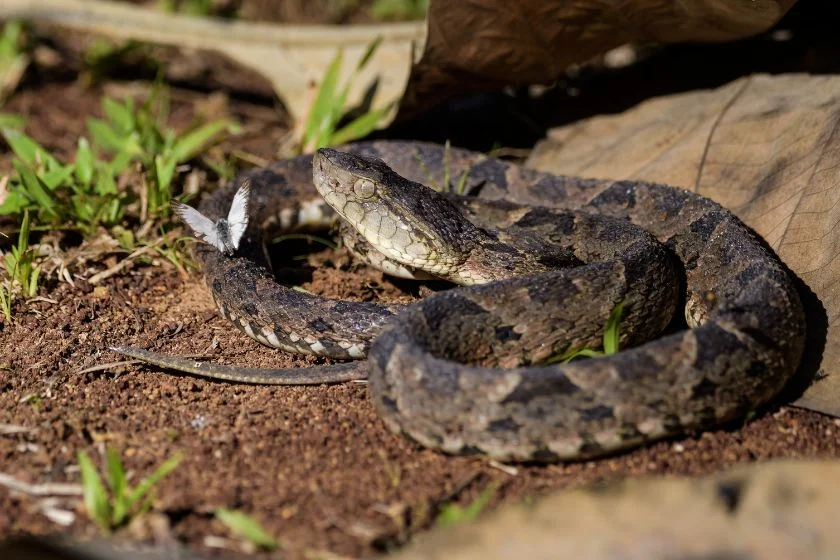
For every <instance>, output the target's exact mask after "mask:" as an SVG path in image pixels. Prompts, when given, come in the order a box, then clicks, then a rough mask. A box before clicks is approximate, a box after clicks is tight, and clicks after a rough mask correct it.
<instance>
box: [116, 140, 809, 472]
mask: <svg viewBox="0 0 840 560" xmlns="http://www.w3.org/2000/svg"><path fill="white" fill-rule="evenodd" d="M348 150H350V151H351V152H353V153H355V154H360V155H362V156H364V158H359V157H356V156H354V155H348V154H342V153H339V152H335V151H329V150H328V151H322V152H320V153H319V154H318V155H316V156H315V161H314V172H315V179H316V184H317V186H318V188H319V189H321V191H322V193H325V198H326V199H327V201H328V202H329V203H330V204H331V205H332V206H334V207H335V208H336V210H337V211H338V213H339V214H340V215H341V216H342V217H343V218H344V219H345V220H348V221H350V222H351V225H353V226H354V227H355V228H356V229H358V230H359V233H360V235H361V236H362V237H363V238H364V239H360V242H361V243H370V244H371V245H372V246H373V247H374V248H375V249H376V250H378V251H380V252H381V253H382V254H384V256H385V257H386V260H388V261H389V262H391V261H393V262H392V264H393V265H394V266H404V267H406V268H407V269H410V270H411V269H417V268H419V269H421V270H425V271H427V272H431V273H433V274H436V275H438V276H442V277H444V278H447V279H450V280H452V281H454V282H457V283H460V284H466V285H465V286H463V287H457V288H453V289H451V290H448V291H445V292H441V293H437V294H434V295H432V296H430V297H427V298H426V299H424V300H421V301H419V302H417V303H414V304H411V305H409V306H407V307H405V308H399V307H394V306H382V305H378V304H374V303H354V302H346V301H338V300H328V299H325V298H319V297H316V296H313V295H310V294H306V293H302V292H299V291H295V290H292V289H288V288H285V287H283V286H282V285H280V284H278V283H277V282H276V280H275V278H274V277H273V275H272V274H271V272H270V270H269V268H268V267H267V266H266V265H265V264H262V261H261V260H260V257H259V255H260V254H261V252H260V251H259V244H260V242H261V241H262V240H263V239H265V238H267V236H268V235H269V233H270V232H271V231H273V230H277V229H281V230H283V229H290V228H295V227H303V226H305V225H306V224H321V225H324V224H327V223H330V222H332V221H333V220H334V219H335V218H334V215H333V213H332V212H331V211H330V210H329V209H328V208H327V207H326V206H324V205H323V203H322V201H321V200H320V199H319V198H317V194H316V193H315V191H314V189H313V188H312V176H313V175H312V173H313V160H312V158H311V157H307V156H301V157H299V158H296V159H292V160H286V161H280V162H275V163H273V164H272V165H271V166H270V167H268V168H266V169H261V170H255V171H251V172H248V173H246V174H244V175H243V176H242V177H240V179H239V181H238V182H241V181H242V180H244V179H245V178H248V179H250V181H251V193H252V194H251V201H250V209H251V210H250V211H251V219H250V225H249V228H248V231H247V232H246V236H245V239H246V240H245V241H244V243H243V246H242V247H241V248H240V251H239V253H238V255H237V256H234V257H226V256H225V255H223V254H221V253H219V252H218V251H215V250H214V249H212V248H209V247H206V246H205V247H200V248H199V249H198V253H199V257H200V260H201V261H202V263H203V266H204V271H205V276H206V280H207V284H208V286H209V287H210V290H211V292H212V294H213V298H214V300H215V301H216V303H217V305H218V307H219V309H220V311H221V313H222V314H223V315H224V316H225V317H227V318H228V319H230V320H231V321H232V322H233V323H234V324H235V325H237V326H238V327H239V328H241V329H242V330H243V331H244V332H246V333H247V334H248V335H249V336H251V337H253V338H255V339H256V340H258V341H260V342H262V343H263V344H266V345H269V346H273V347H277V348H282V349H286V350H292V351H296V352H309V353H315V354H320V355H326V356H331V357H334V358H339V359H357V358H362V357H364V356H365V355H367V367H368V368H369V371H368V372H367V374H368V377H369V381H370V392H371V396H372V399H373V402H374V405H375V406H376V409H377V411H378V412H379V414H380V415H381V417H382V418H383V419H384V421H385V423H386V424H387V425H388V427H389V428H391V429H392V430H394V431H399V432H402V433H404V434H406V435H408V436H410V437H411V438H413V439H415V440H416V441H418V442H420V443H422V444H423V445H426V446H430V447H435V448H440V449H442V450H444V451H446V452H451V453H461V452H481V453H485V454H487V455H490V456H492V457H494V458H497V459H501V460H527V461H557V460H566V459H580V458H586V457H594V456H598V455H603V454H606V453H610V452H613V451H616V450H619V449H624V448H628V447H631V446H635V445H639V444H641V443H643V442H646V441H651V440H654V439H657V438H661V437H665V436H668V435H673V434H676V433H681V432H685V431H687V430H697V429H702V428H705V427H709V426H712V425H715V424H719V423H721V422H724V421H727V420H731V419H734V418H738V417H742V416H744V415H746V414H747V413H748V412H749V411H750V410H753V409H755V408H756V407H758V406H760V405H761V404H763V403H765V402H767V400H768V399H770V398H771V397H772V396H773V395H775V394H776V393H777V392H778V391H779V389H780V388H781V387H782V385H783V384H784V383H785V382H786V381H787V380H788V379H789V378H790V377H791V375H792V374H793V373H794V372H795V370H796V367H797V365H798V363H799V360H800V357H801V354H802V351H803V344H804V335H805V327H804V315H803V310H802V306H801V303H800V301H799V298H798V295H797V292H796V290H795V288H794V286H793V284H792V281H791V279H790V277H789V276H788V273H787V272H786V270H785V269H784V267H783V266H782V265H781V263H780V262H779V261H778V259H777V258H776V257H775V256H774V255H773V253H772V252H771V251H770V250H769V249H767V248H766V247H765V245H764V244H763V243H762V242H761V240H759V239H758V238H757V237H756V236H755V235H754V234H753V233H752V232H751V231H750V230H749V229H748V228H747V227H746V226H744V225H743V224H742V223H741V222H740V221H739V220H738V218H736V217H735V216H734V215H733V214H732V213H731V212H729V211H727V210H725V209H724V208H722V207H721V206H719V205H718V204H716V203H714V202H712V201H710V200H708V199H706V198H703V197H701V196H699V195H696V194H694V193H691V192H688V191H685V190H682V189H677V188H672V187H667V186H662V185H655V184H650V183H643V182H636V181H596V180H583V179H579V178H572V177H561V176H555V175H551V174H547V173H540V172H537V171H533V170H529V169H527V168H523V167H519V166H516V165H512V164H508V163H505V162H502V161H499V160H496V159H493V158H489V157H486V156H483V155H481V154H476V153H473V152H467V151H463V150H451V151H449V152H446V151H445V150H444V148H443V147H440V146H436V145H430V144H424V143H418V142H392V141H389V142H374V143H360V144H355V145H352V146H350V147H349V148H348ZM370 158H381V159H382V160H384V161H385V162H387V163H388V166H390V168H393V170H394V172H392V171H391V169H389V167H387V166H385V164H383V163H382V162H380V161H378V160H376V159H370ZM462 173H466V190H467V191H468V192H471V193H473V194H477V198H472V197H455V196H447V197H443V196H438V195H429V194H428V193H425V194H424V193H423V192H422V191H418V190H416V188H415V186H414V185H413V184H412V183H411V181H417V182H421V183H430V182H431V183H435V182H436V183H438V184H442V183H443V182H444V180H445V177H460V176H461V175H462ZM397 174H399V175H397ZM235 188H236V185H233V186H232V187H231V188H229V189H224V190H220V191H217V192H216V193H214V194H213V195H211V197H209V198H208V199H207V200H205V202H204V203H203V204H202V206H201V208H200V209H201V211H202V213H204V214H206V215H208V216H209V217H211V218H218V217H219V216H223V215H225V213H226V212H227V208H228V207H229V204H230V200H231V197H232V194H233V191H234V189H235ZM418 193H419V194H418ZM406 213H407V214H406ZM406 215H408V216H409V217H407V218H406V217H404V216H406ZM463 216H466V217H467V218H469V220H464V219H463V218H462V217H463ZM441 247H443V248H441ZM570 266H571V268H569V267H570ZM558 267H559V268H558ZM659 298H661V299H662V300H664V303H662V304H655V303H654V300H656V299H659ZM621 302H624V315H623V317H622V339H621V342H622V346H623V347H625V346H629V347H630V348H629V349H627V350H622V351H621V352H618V353H616V354H614V355H611V356H607V357H603V358H599V359H593V360H586V361H575V362H571V363H567V364H555V365H539V364H540V363H542V362H544V361H545V359H546V358H548V357H549V356H551V355H552V354H554V353H557V352H563V351H565V350H569V349H570V348H579V347H582V346H591V345H597V343H598V341H599V337H600V332H601V329H602V327H603V324H604V322H605V321H606V318H607V316H608V315H609V313H610V312H611V311H612V310H613V308H615V306H616V305H617V304H619V303H621ZM677 302H679V303H681V304H683V305H686V309H687V313H686V314H687V316H688V318H689V323H690V324H692V325H693V326H694V328H686V327H685V325H684V324H683V326H682V327H681V328H676V327H675V326H674V325H675V324H676V323H677V322H676V321H672V315H673V309H674V307H675V305H676V303H677ZM669 323H670V324H671V326H670V327H669V328H668V329H667V330H666V334H665V335H663V336H662V337H661V338H655V339H653V340H651V341H649V342H644V341H645V340H647V339H648V338H650V337H652V336H655V335H656V334H658V333H659V332H660V331H662V330H663V329H665V327H666V326H667V325H669ZM637 344H638V345H637ZM119 350H120V351H123V352H127V353H131V352H134V354H133V355H137V356H139V357H142V358H144V359H147V360H149V361H153V362H154V363H158V364H160V365H164V366H169V367H175V368H176V369H186V370H188V371H193V372H195V373H199V374H202V375H210V376H215V377H221V378H226V379H233V380H236V381H245V382H255V383H295V382H303V383H307V382H309V383H318V382H323V381H340V380H344V379H352V378H358V377H360V376H363V375H364V372H362V371H361V370H360V369H359V368H358V367H357V366H355V365H352V364H349V365H348V364H340V365H338V366H324V367H321V368H314V369H304V370H297V371H296V370H277V371H273V372H272V371H266V370H233V369H230V368H226V367H225V366H211V365H209V364H193V365H191V366H190V367H183V366H185V363H184V362H183V361H181V362H178V361H177V360H172V359H164V358H162V357H160V356H159V355H153V354H149V353H144V352H142V351H134V350H130V349H119ZM467 364H468V365H467ZM534 364H536V365H534ZM336 368H337V369H336Z"/></svg>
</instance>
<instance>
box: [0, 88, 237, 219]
mask: <svg viewBox="0 0 840 560" xmlns="http://www.w3.org/2000/svg"><path fill="white" fill-rule="evenodd" d="M157 100H158V96H157V95H152V96H150V98H149V100H148V101H147V102H146V103H144V104H143V105H142V106H140V107H139V108H136V109H135V107H134V103H133V102H132V101H131V100H130V99H126V100H124V101H122V102H118V101H114V100H113V99H108V98H106V99H104V101H103V109H104V111H105V114H106V116H107V117H106V119H104V120H100V119H89V120H88V131H89V132H90V135H91V138H92V139H93V146H91V143H90V142H88V140H87V138H84V137H82V138H79V141H78V149H77V151H76V159H75V161H73V162H71V163H61V162H59V161H58V159H56V158H55V157H53V156H52V155H51V154H50V153H49V152H48V151H47V150H45V149H44V148H43V147H42V146H40V145H39V144H38V143H37V142H35V140H33V139H32V138H30V137H29V136H27V135H26V134H24V133H23V132H21V131H19V130H16V129H13V128H3V129H2V131H0V132H2V136H3V138H4V139H5V140H6V142H7V143H8V145H9V146H10V147H11V149H12V151H13V152H14V154H15V156H16V157H15V159H14V161H13V162H12V165H13V166H14V168H15V171H16V172H17V174H16V175H15V176H13V177H12V178H11V181H10V183H11V184H10V188H9V192H8V195H7V196H6V198H5V200H4V201H3V202H2V204H0V214H12V215H14V214H19V213H20V212H22V211H23V210H30V211H32V212H33V213H34V214H35V215H36V217H37V221H38V223H40V224H44V225H49V226H52V227H54V228H65V227H68V226H69V227H71V228H75V229H78V230H79V231H81V232H82V233H85V234H90V233H93V232H94V231H96V229H97V228H98V227H100V226H103V227H106V228H110V227H113V226H114V225H116V224H119V223H121V222H122V221H123V218H124V217H125V213H126V209H127V207H128V205H129V204H130V203H132V202H133V201H134V200H136V199H137V196H136V195H135V196H132V193H129V192H126V190H125V189H122V190H120V189H118V188H117V184H118V181H119V179H120V178H121V177H122V176H123V174H124V173H127V172H129V171H130V168H131V167H132V166H133V165H134V164H135V162H140V164H141V166H142V168H143V170H144V178H145V181H144V184H145V186H144V189H143V192H141V193H140V194H139V199H140V203H141V204H140V216H139V219H140V220H141V221H145V220H146V219H148V218H150V217H151V218H157V217H161V216H165V215H168V212H169V200H170V198H171V189H170V187H171V185H172V182H173V179H174V177H175V174H176V168H177V166H178V165H179V164H181V163H184V162H186V161H188V160H190V159H192V158H193V157H195V156H196V155H198V154H199V153H200V152H201V151H202V150H204V149H206V148H207V147H208V146H209V145H210V144H211V143H212V142H214V141H215V140H217V139H218V138H219V137H220V135H221V134H222V133H224V132H225V131H227V130H230V129H231V128H232V126H233V125H232V123H230V122H228V121H223V120H219V121H213V122H210V123H206V124H203V125H201V126H198V127H196V128H194V129H192V130H190V131H188V132H186V133H184V134H183V135H181V136H177V135H176V134H175V132H174V131H173V130H171V129H168V128H167V129H162V128H161V127H160V126H158V124H157V119H156V118H155V116H154V114H153V109H152V105H153V104H154V103H156V102H157ZM103 152H104V153H107V154H110V155H112V157H111V159H110V160H108V159H105V158H104V157H103V156H102V155H101V153H103Z"/></svg>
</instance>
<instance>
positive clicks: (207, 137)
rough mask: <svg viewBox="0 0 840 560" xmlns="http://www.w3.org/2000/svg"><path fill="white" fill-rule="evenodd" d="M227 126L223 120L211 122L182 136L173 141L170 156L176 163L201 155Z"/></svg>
mask: <svg viewBox="0 0 840 560" xmlns="http://www.w3.org/2000/svg"><path fill="white" fill-rule="evenodd" d="M229 124H230V123H228V122H227V121H224V120H219V121H213V122H209V123H207V124H204V125H202V126H199V127H198V128H196V129H195V130H192V131H190V132H188V133H186V134H184V135H183V136H181V137H180V138H178V139H177V140H175V143H174V145H173V146H172V154H171V156H172V157H173V158H174V160H175V162H176V163H183V162H185V161H189V160H190V159H192V158H194V157H195V156H196V155H198V154H199V153H201V151H202V150H204V149H205V148H206V147H207V146H208V145H209V144H210V143H211V141H212V140H213V139H214V138H216V137H217V136H219V134H220V133H221V132H223V131H224V130H225V129H226V128H228V126H229Z"/></svg>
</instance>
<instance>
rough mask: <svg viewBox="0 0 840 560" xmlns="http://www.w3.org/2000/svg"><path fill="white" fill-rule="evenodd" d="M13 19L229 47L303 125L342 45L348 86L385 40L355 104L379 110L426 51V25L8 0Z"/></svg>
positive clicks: (70, 0)
mask: <svg viewBox="0 0 840 560" xmlns="http://www.w3.org/2000/svg"><path fill="white" fill-rule="evenodd" d="M5 18H22V19H31V20H35V21H48V22H52V23H55V24H58V25H63V26H67V27H71V28H74V29H80V30H84V31H88V32H92V33H99V34H103V35H106V36H109V37H113V38H117V39H135V40H139V41H146V42H149V43H155V44H163V45H174V46H178V47H186V48H194V49H208V50H214V51H218V52H221V53H223V54H226V55H228V56H229V57H231V58H232V59H233V60H236V61H237V62H239V63H241V64H243V65H244V66H247V67H249V68H252V69H254V70H256V71H257V72H259V73H260V74H262V75H263V76H265V78H266V79H268V80H269V81H270V82H271V84H272V86H273V87H274V90H275V92H276V93H277V94H278V95H279V96H280V98H281V99H282V101H283V103H284V105H285V106H286V109H287V110H288V112H289V114H290V115H291V117H292V119H293V120H294V121H297V122H300V121H302V120H303V119H305V118H306V115H307V113H308V111H309V107H310V105H311V104H312V101H313V100H314V98H315V93H316V91H317V88H318V85H319V84H320V81H321V79H322V78H323V76H324V73H325V72H326V69H327V67H328V66H329V64H330V62H331V61H332V59H333V57H335V55H336V53H337V52H338V50H339V49H342V50H343V51H344V57H345V62H344V66H343V67H342V71H341V76H340V78H339V83H344V82H345V81H346V80H347V78H348V77H349V76H350V74H351V73H352V71H353V69H354V68H355V67H356V64H357V62H358V60H359V59H361V57H362V55H363V54H364V53H365V51H366V50H367V48H368V46H369V45H370V43H371V42H372V41H373V40H374V39H375V38H376V37H382V45H380V47H379V49H377V51H376V53H375V54H374V55H373V57H372V59H371V61H370V63H369V64H368V65H367V66H366V67H365V69H364V70H363V71H362V72H361V73H360V74H359V76H358V78H357V79H356V80H355V81H353V84H352V87H351V88H350V93H349V96H348V104H349V106H351V107H352V106H356V105H359V104H361V103H362V102H366V101H371V102H372V105H373V106H376V107H378V106H384V105H386V104H388V103H391V102H394V101H397V100H399V98H400V96H401V95H402V93H403V89H404V88H405V84H406V81H407V80H408V72H409V69H410V65H411V60H412V56H413V52H414V50H415V49H417V50H418V51H419V50H420V49H422V45H423V42H424V40H425V32H426V30H425V25H424V24H423V23H422V22H409V23H392V24H382V25H357V26H350V27H348V26H331V25H271V24H263V23H253V22H245V21H232V22H231V21H224V20H214V19H212V18H196V17H188V16H183V15H178V14H167V13H163V12H158V11H155V10H149V9H144V8H138V7H136V6H131V5H128V4H123V3H119V4H118V3H115V2H105V1H101V0H2V2H0V19H5ZM371 93H372V95H371ZM368 96H370V98H368Z"/></svg>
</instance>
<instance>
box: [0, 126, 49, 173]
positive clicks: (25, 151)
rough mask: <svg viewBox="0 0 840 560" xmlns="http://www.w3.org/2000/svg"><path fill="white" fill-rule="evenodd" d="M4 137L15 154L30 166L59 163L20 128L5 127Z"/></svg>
mask: <svg viewBox="0 0 840 560" xmlns="http://www.w3.org/2000/svg"><path fill="white" fill-rule="evenodd" d="M3 138H4V139H5V140H6V142H7V143H8V144H9V147H10V148H11V149H12V151H13V152H14V153H15V155H16V156H17V157H19V158H20V159H21V160H23V161H24V162H26V165H28V166H29V167H33V168H34V167H37V166H38V165H40V164H44V165H47V164H49V165H56V166H57V165H59V163H58V161H57V160H56V159H55V158H54V157H52V156H51V155H50V153H49V152H48V151H47V150H45V149H44V148H43V147H41V145H40V144H38V143H37V142H36V141H35V140H33V139H32V138H30V137H29V136H27V135H26V134H24V133H23V132H21V131H19V130H15V129H12V128H4V129H3Z"/></svg>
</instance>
